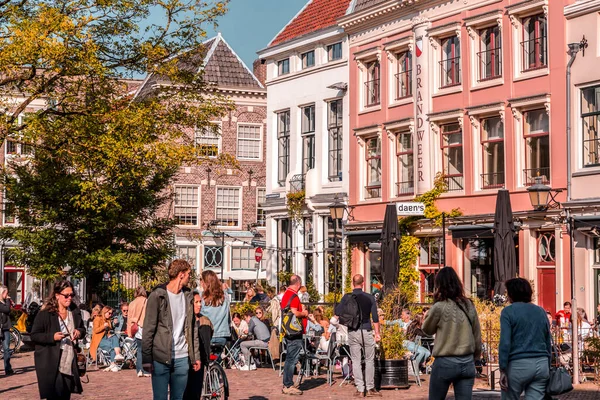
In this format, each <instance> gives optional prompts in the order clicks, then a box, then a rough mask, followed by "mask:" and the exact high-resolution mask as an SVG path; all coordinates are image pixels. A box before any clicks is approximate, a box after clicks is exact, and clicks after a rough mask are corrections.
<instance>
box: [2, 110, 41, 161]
mask: <svg viewBox="0 0 600 400" xmlns="http://www.w3.org/2000/svg"><path fill="white" fill-rule="evenodd" d="M27 114H33V113H21V114H19V115H18V116H17V124H18V125H19V126H20V125H22V124H23V119H24V118H25V116H26V115H27ZM11 136H13V135H11ZM14 136H17V137H18V136H20V135H19V134H16V135H14ZM14 136H13V137H14ZM9 142H13V143H14V145H15V152H14V153H9V152H8V143H9ZM23 146H26V145H24V144H21V143H18V139H17V140H13V139H11V137H10V136H8V137H7V138H6V140H5V144H4V156H5V159H9V158H24V157H31V156H32V155H33V151H34V148H33V146H31V145H29V146H30V147H31V153H23Z"/></svg>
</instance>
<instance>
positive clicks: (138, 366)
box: [135, 339, 144, 372]
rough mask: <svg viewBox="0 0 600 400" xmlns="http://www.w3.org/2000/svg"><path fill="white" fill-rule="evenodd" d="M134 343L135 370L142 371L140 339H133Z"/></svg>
mask: <svg viewBox="0 0 600 400" xmlns="http://www.w3.org/2000/svg"><path fill="white" fill-rule="evenodd" d="M135 343H136V344H137V355H136V357H135V370H136V372H140V371H142V372H144V369H143V368H142V339H135Z"/></svg>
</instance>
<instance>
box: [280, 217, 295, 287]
mask: <svg viewBox="0 0 600 400" xmlns="http://www.w3.org/2000/svg"><path fill="white" fill-rule="evenodd" d="M277 228H278V229H277V232H278V236H279V237H278V239H277V245H278V250H279V251H278V259H277V262H278V266H277V267H278V270H277V271H287V272H292V221H291V220H290V219H287V218H286V219H280V220H279V221H278V222H277ZM284 284H285V285H287V284H288V283H287V282H285V283H284Z"/></svg>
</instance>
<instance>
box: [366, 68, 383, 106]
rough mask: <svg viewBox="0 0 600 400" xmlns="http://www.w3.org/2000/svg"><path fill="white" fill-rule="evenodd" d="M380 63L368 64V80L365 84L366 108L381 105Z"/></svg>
mask: <svg viewBox="0 0 600 400" xmlns="http://www.w3.org/2000/svg"><path fill="white" fill-rule="evenodd" d="M379 78H380V66H379V61H372V62H370V63H367V80H366V82H365V106H366V107H371V106H376V105H378V104H379V91H380V88H379Z"/></svg>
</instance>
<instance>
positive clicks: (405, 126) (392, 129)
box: [385, 118, 417, 199]
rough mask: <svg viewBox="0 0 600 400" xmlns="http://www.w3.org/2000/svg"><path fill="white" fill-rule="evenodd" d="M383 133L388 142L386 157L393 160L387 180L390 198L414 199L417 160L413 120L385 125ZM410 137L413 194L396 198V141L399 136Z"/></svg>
mask: <svg viewBox="0 0 600 400" xmlns="http://www.w3.org/2000/svg"><path fill="white" fill-rule="evenodd" d="M385 131H386V132H387V137H388V142H387V148H388V153H387V154H386V157H387V158H388V159H390V160H393V165H392V168H390V169H389V174H388V175H389V179H388V181H387V185H389V187H390V188H391V189H390V192H389V197H390V198H402V199H407V198H410V197H414V191H416V189H417V182H416V178H417V174H416V165H417V164H416V160H417V149H416V137H415V120H414V119H413V118H410V119H405V120H401V121H398V122H394V123H391V124H385ZM408 133H410V134H411V135H412V140H413V142H412V145H413V193H406V194H403V195H401V196H398V191H397V185H396V184H397V183H398V181H399V176H400V171H399V170H398V157H397V152H396V150H397V147H396V146H397V140H398V135H399V134H408Z"/></svg>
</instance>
